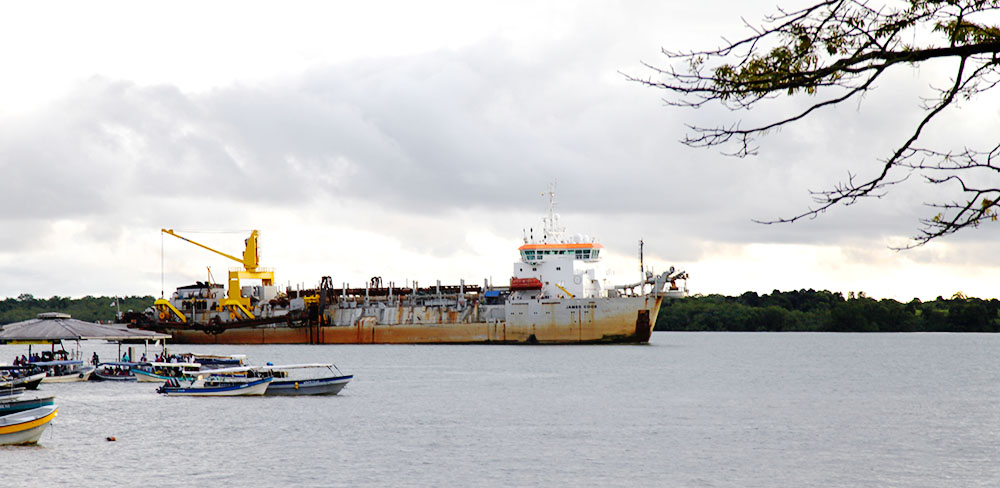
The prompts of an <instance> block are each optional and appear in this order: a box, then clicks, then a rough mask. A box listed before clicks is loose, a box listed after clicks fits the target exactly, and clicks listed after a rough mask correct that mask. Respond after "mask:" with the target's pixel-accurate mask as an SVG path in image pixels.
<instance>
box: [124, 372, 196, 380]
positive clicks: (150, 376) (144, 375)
mask: <svg viewBox="0 0 1000 488" xmlns="http://www.w3.org/2000/svg"><path fill="white" fill-rule="evenodd" d="M132 374H134V375H135V380H136V381H138V382H139V383H163V382H164V381H167V380H170V379H175V380H191V379H192V378H191V377H190V376H188V375H184V376H181V377H177V376H164V375H160V374H156V373H152V372H149V371H143V370H141V369H133V370H132Z"/></svg>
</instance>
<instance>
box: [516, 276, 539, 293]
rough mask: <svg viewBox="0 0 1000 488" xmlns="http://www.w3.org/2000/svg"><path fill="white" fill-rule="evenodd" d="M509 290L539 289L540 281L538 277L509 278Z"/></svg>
mask: <svg viewBox="0 0 1000 488" xmlns="http://www.w3.org/2000/svg"><path fill="white" fill-rule="evenodd" d="M510 289H511V290H541V289H542V282H541V281H540V280H539V279H538V278H511V279H510Z"/></svg>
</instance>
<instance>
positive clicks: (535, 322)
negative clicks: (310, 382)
mask: <svg viewBox="0 0 1000 488" xmlns="http://www.w3.org/2000/svg"><path fill="white" fill-rule="evenodd" d="M661 300H662V298H661V297H659V296H652V295H646V296H636V297H619V298H607V299H580V300H565V299H564V300H556V301H544V300H530V301H524V302H510V303H508V304H507V305H506V307H505V314H504V320H490V321H480V320H475V321H463V322H450V321H448V319H449V315H450V314H447V313H441V314H438V317H439V322H438V323H405V322H403V323H399V322H396V323H385V322H395V321H387V320H381V321H380V320H379V318H382V317H379V316H373V315H366V314H363V313H362V314H360V315H358V317H356V318H355V319H352V320H351V321H350V323H348V324H345V325H330V326H322V325H312V326H302V327H289V326H285V325H282V326H253V327H232V328H224V329H223V330H221V331H219V330H215V331H213V333H206V332H205V331H203V330H199V329H192V328H185V327H176V326H175V327H169V326H168V327H163V326H162V325H161V326H160V327H157V329H160V330H163V331H164V332H167V333H169V334H171V335H172V336H173V338H172V341H173V342H175V343H182V344H477V343H483V344H614V343H622V344H641V343H646V342H649V338H650V335H651V333H652V330H653V324H655V323H656V316H657V314H658V313H659V309H660V303H661ZM341 312H342V311H341ZM390 312H391V313H390V314H391V315H392V316H394V317H405V316H407V314H406V313H403V312H398V311H391V310H390ZM339 313H340V312H338V311H333V312H332V315H333V316H332V317H331V319H332V320H330V321H329V322H328V323H334V324H337V323H342V322H343V321H344V318H345V317H342V316H341V317H338V314H339ZM341 315H342V314H341ZM383 315H384V314H383ZM476 315H479V314H471V316H472V317H475V316H476ZM409 316H411V317H412V316H413V314H412V313H411V314H409ZM452 316H453V315H452Z"/></svg>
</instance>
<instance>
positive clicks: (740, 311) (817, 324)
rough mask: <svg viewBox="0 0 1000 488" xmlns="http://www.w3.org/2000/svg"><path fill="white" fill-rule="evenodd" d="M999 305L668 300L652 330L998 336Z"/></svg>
mask: <svg viewBox="0 0 1000 488" xmlns="http://www.w3.org/2000/svg"><path fill="white" fill-rule="evenodd" d="M998 310H1000V300H997V299H995V298H994V299H990V300H983V299H979V298H969V297H966V296H965V295H964V294H962V293H961V292H959V293H956V294H955V295H953V296H952V297H951V298H948V299H946V298H943V297H937V298H936V299H934V300H932V301H927V302H921V301H920V300H918V299H916V298H914V299H913V300H911V301H909V302H907V303H900V302H897V301H896V300H892V299H888V298H886V299H882V300H875V299H873V298H869V297H867V296H865V294H864V292H858V293H857V294H855V293H854V292H850V293H848V297H847V298H846V299H845V298H844V296H843V294H841V293H833V292H830V291H825V290H823V291H816V290H811V289H810V290H798V291H787V292H782V291H778V290H774V291H773V292H771V294H769V295H767V294H765V295H758V294H757V293H755V292H746V293H744V294H742V295H740V296H738V297H730V296H722V295H704V296H702V295H695V296H691V297H688V298H684V299H681V300H670V301H665V302H664V305H663V307H662V308H660V314H659V316H658V317H657V318H656V326H655V328H654V330H662V331H668V330H669V331H736V332H757V331H769V332H1000V318H998V316H997V311H998Z"/></svg>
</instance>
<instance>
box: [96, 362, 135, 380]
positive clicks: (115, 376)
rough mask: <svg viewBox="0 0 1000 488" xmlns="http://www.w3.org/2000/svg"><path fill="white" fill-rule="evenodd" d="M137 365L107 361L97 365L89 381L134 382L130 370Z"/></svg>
mask: <svg viewBox="0 0 1000 488" xmlns="http://www.w3.org/2000/svg"><path fill="white" fill-rule="evenodd" d="M137 365H138V363H130V362H123V361H109V362H106V363H101V364H98V365H97V368H96V369H94V373H93V375H91V377H90V379H96V380H100V381H136V377H135V374H133V372H132V370H133V368H135V367H136V366H137Z"/></svg>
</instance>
